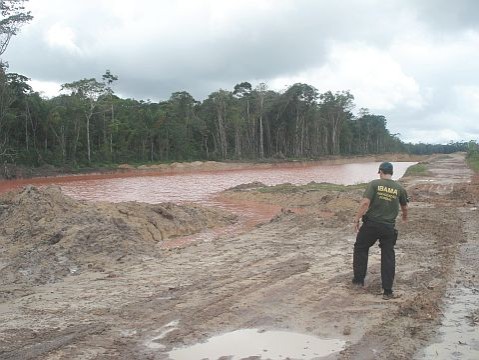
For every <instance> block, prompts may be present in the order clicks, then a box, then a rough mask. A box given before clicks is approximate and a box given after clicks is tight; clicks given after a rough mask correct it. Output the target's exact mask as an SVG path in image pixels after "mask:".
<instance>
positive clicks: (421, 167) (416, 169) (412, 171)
mask: <svg viewBox="0 0 479 360" xmlns="http://www.w3.org/2000/svg"><path fill="white" fill-rule="evenodd" d="M426 175H429V171H428V170H427V166H426V165H425V164H423V163H419V164H416V165H413V166H410V167H408V168H407V170H406V172H405V173H404V176H426Z"/></svg>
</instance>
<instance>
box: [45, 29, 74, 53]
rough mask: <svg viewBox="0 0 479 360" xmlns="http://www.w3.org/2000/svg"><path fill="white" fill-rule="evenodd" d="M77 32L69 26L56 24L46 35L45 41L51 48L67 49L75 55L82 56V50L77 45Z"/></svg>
mask: <svg viewBox="0 0 479 360" xmlns="http://www.w3.org/2000/svg"><path fill="white" fill-rule="evenodd" d="M75 38H76V36H75V32H74V31H73V29H71V28H70V27H68V26H65V25H62V24H59V23H57V24H54V25H52V26H51V27H50V28H48V30H47V31H46V33H45V41H46V42H47V43H48V45H49V46H50V47H53V48H55V47H57V48H60V49H66V50H68V51H69V52H71V53H73V54H76V55H78V54H81V50H80V48H79V47H78V45H77V44H76V43H75Z"/></svg>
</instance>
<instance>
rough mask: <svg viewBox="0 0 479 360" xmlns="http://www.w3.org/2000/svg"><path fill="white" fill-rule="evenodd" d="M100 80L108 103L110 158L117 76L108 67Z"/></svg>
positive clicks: (111, 154)
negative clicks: (114, 88)
mask: <svg viewBox="0 0 479 360" xmlns="http://www.w3.org/2000/svg"><path fill="white" fill-rule="evenodd" d="M101 78H102V80H103V83H104V84H105V93H106V97H107V101H108V103H109V104H108V105H109V107H110V111H111V113H110V115H111V117H110V126H108V129H109V145H110V146H109V150H110V160H111V159H112V157H113V128H114V124H115V106H114V100H113V94H114V91H113V83H114V82H115V81H117V80H118V76H116V75H113V74H112V73H111V71H110V70H109V69H108V70H106V72H105V74H103V75H102V77H101ZM105 136H106V129H105Z"/></svg>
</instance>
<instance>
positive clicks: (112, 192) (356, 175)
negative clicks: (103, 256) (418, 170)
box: [0, 162, 415, 247]
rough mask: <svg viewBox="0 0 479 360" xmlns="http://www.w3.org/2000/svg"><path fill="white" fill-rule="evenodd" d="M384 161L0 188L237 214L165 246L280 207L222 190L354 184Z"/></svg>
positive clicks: (244, 223) (400, 166) (17, 183)
mask: <svg viewBox="0 0 479 360" xmlns="http://www.w3.org/2000/svg"><path fill="white" fill-rule="evenodd" d="M379 164H380V163H379V162H366V163H353V164H343V165H324V164H321V165H318V164H315V163H300V164H299V163H285V164H277V165H274V166H273V167H269V168H257V167H254V166H252V167H250V168H241V169H235V170H216V171H200V170H196V171H191V172H185V171H182V172H176V173H175V172H167V173H161V172H157V173H146V174H145V173H141V172H130V173H116V174H92V175H74V176H65V177H46V178H33V179H21V180H11V181H2V182H0V193H2V192H6V191H9V190H12V189H14V188H19V187H23V186H26V185H34V186H38V187H43V186H48V185H58V186H60V187H61V188H62V191H63V192H64V193H65V194H67V195H69V196H71V197H73V198H75V199H78V200H88V201H108V202H124V201H138V202H145V203H150V204H156V203H162V202H174V203H185V202H195V203H200V204H202V205H207V206H215V207H219V208H222V209H224V210H227V211H230V212H232V213H234V214H236V215H238V219H239V220H238V222H237V223H236V224H235V225H232V226H229V227H227V228H224V229H213V230H206V231H204V232H202V233H201V234H195V235H193V236H189V237H182V238H176V239H174V240H170V241H166V242H165V243H163V244H162V246H163V247H177V246H182V245H185V244H188V243H190V242H192V241H198V240H205V241H207V240H211V239H213V238H216V237H218V236H220V235H222V234H223V233H228V234H232V233H239V232H241V231H244V230H247V229H250V228H252V227H253V226H255V225H257V224H259V223H262V222H267V221H269V220H270V219H271V218H272V217H274V216H275V215H276V214H278V212H280V211H281V208H280V207H279V206H276V205H268V204H259V203H251V202H241V203H238V202H232V201H228V200H224V199H223V200H219V199H218V197H217V196H216V195H217V194H218V193H219V192H221V191H223V190H226V189H229V188H232V187H234V186H237V185H240V184H247V183H252V182H261V183H263V184H265V185H277V184H283V183H291V184H295V185H303V184H308V183H310V182H313V181H314V182H317V183H321V182H327V183H333V184H343V185H353V184H358V183H364V182H368V181H370V180H372V179H376V178H377V177H378V175H377V169H378V167H379ZM414 164H415V162H394V163H393V165H394V176H393V179H398V178H400V177H401V176H402V175H403V174H404V172H405V171H406V169H407V168H408V167H409V166H411V165H414Z"/></svg>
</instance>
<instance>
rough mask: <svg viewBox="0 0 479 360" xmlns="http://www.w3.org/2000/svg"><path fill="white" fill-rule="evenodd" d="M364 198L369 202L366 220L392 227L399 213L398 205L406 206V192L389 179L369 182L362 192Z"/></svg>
mask: <svg viewBox="0 0 479 360" xmlns="http://www.w3.org/2000/svg"><path fill="white" fill-rule="evenodd" d="M364 197H365V198H368V199H369V200H370V201H371V203H370V204H369V208H368V211H366V214H365V217H366V219H367V220H370V221H375V222H378V223H382V224H391V225H394V224H395V223H396V217H397V215H398V213H399V204H401V205H406V204H407V193H406V190H405V189H404V188H403V187H402V186H401V185H400V184H399V183H397V182H396V181H394V180H390V179H378V180H373V181H371V182H370V183H369V185H368V187H367V189H366V191H365V192H364Z"/></svg>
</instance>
